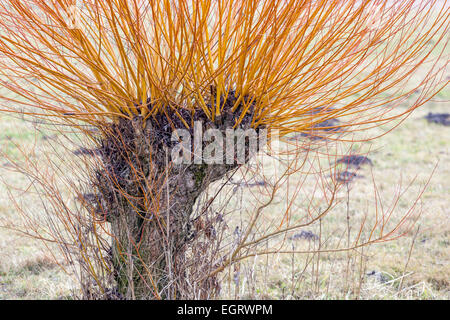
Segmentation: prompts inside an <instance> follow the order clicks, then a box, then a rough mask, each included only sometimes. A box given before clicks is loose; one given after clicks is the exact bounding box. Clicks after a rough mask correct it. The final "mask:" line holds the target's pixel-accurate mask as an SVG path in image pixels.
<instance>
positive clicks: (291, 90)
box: [0, 0, 449, 299]
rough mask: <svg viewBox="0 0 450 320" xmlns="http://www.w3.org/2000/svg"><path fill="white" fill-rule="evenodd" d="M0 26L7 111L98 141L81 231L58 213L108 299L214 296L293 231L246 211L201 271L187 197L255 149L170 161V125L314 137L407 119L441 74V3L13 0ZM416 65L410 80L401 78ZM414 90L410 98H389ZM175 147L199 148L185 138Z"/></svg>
mask: <svg viewBox="0 0 450 320" xmlns="http://www.w3.org/2000/svg"><path fill="white" fill-rule="evenodd" d="M0 28H1V34H0V81H1V82H0V83H1V86H2V87H3V88H2V91H1V99H2V101H3V103H2V110H3V112H14V113H21V114H25V115H28V116H31V117H35V118H40V119H46V121H50V122H51V123H55V124H64V125H68V126H72V127H73V128H75V129H76V130H78V131H79V132H80V133H81V134H82V135H84V136H86V137H88V138H89V139H90V141H91V142H92V143H93V144H94V147H93V151H92V156H93V157H94V159H95V160H89V161H87V165H88V166H87V168H88V170H87V172H88V173H87V175H88V178H89V181H88V182H87V183H86V184H85V185H84V188H87V189H88V192H84V193H81V192H80V194H78V196H79V197H78V198H81V202H82V207H83V210H85V211H86V212H87V215H86V216H87V217H88V220H89V223H90V224H89V226H90V228H89V230H90V231H86V232H88V233H89V232H90V233H89V234H90V235H91V238H89V240H87V238H88V237H84V238H83V237H82V236H81V234H82V232H81V231H79V230H80V228H79V227H75V226H74V225H73V224H72V221H71V220H70V215H68V216H65V215H64V214H61V215H62V217H63V218H62V220H63V221H61V223H63V224H64V228H66V230H70V231H68V232H69V234H70V235H72V243H71V244H72V245H73V246H75V247H77V248H79V249H80V251H79V254H80V255H81V256H82V258H83V259H84V261H85V262H86V263H85V266H86V270H87V271H88V273H89V274H90V275H91V278H90V279H91V280H92V279H93V282H94V283H95V285H96V286H97V288H99V290H98V292H99V293H100V294H102V295H101V296H97V297H103V298H105V297H109V298H111V297H112V298H121V297H122V298H138V299H143V298H183V297H185V298H186V297H210V296H211V295H210V292H212V291H214V288H216V287H217V278H216V276H217V274H218V273H220V272H221V271H222V270H224V268H225V267H226V266H229V265H231V264H233V263H234V262H236V261H239V260H241V259H244V258H245V257H246V256H251V253H249V252H247V251H246V253H245V254H244V255H241V254H240V252H242V250H244V251H245V250H247V249H248V248H249V246H250V245H253V244H256V243H258V242H262V241H265V240H267V239H268V238H269V236H270V235H276V234H280V233H282V232H286V231H287V230H292V229H293V227H292V226H286V227H282V225H283V223H284V222H283V221H284V219H285V218H286V217H284V218H283V221H282V222H281V226H280V227H278V228H276V229H275V230H274V231H273V232H272V233H271V234H270V235H268V234H266V235H264V236H261V237H260V238H259V239H254V238H251V236H250V235H251V230H253V229H254V228H256V226H257V221H258V217H260V214H261V212H262V210H263V209H264V207H265V205H262V206H260V207H259V208H257V207H255V212H256V213H255V214H254V215H253V216H252V219H250V220H249V221H247V225H246V226H245V227H244V229H243V230H242V233H241V236H240V238H239V239H238V241H237V244H236V245H235V246H234V247H233V248H232V249H229V251H228V253H223V248H218V249H217V250H216V251H214V252H215V254H216V256H215V257H217V256H220V257H221V258H220V259H216V260H214V261H213V260H210V261H209V262H208V264H207V265H208V268H207V269H202V268H200V267H199V265H196V264H195V263H192V262H193V261H194V262H195V261H196V259H197V260H199V259H200V258H201V255H202V254H195V252H206V251H201V248H203V247H202V246H204V245H205V243H206V242H208V241H209V242H213V238H214V239H215V237H217V234H216V233H217V232H216V229H212V225H208V224H207V222H205V221H204V220H201V217H200V216H198V217H197V218H195V219H194V217H193V210H194V205H195V203H196V201H197V199H198V198H199V196H200V195H201V194H202V193H203V192H204V191H205V190H206V189H207V187H208V186H209V185H210V184H211V183H212V182H214V181H217V180H220V179H222V178H224V177H229V176H230V175H232V174H233V172H235V171H236V169H237V168H239V167H241V166H243V165H245V163H246V162H248V161H249V160H251V159H250V158H251V156H252V153H251V152H249V150H248V149H249V145H248V143H247V144H245V142H244V149H246V150H245V151H246V152H247V153H246V156H245V160H244V163H238V162H237V161H235V160H236V159H235V158H232V159H233V161H232V162H229V161H228V162H218V163H206V162H205V161H201V160H200V161H191V162H189V161H188V162H186V163H185V162H183V163H175V162H174V161H172V160H173V159H171V153H170V150H172V149H173V147H174V146H175V145H177V143H178V142H179V141H177V139H174V138H173V137H174V136H173V132H174V131H175V130H176V129H184V130H187V132H188V133H189V134H190V135H191V136H192V137H193V135H194V131H195V130H194V129H195V127H196V126H197V129H198V130H200V132H205V131H207V130H208V129H211V128H213V129H217V130H218V132H219V133H223V135H224V136H225V135H226V131H227V130H230V129H243V130H247V129H254V130H256V132H262V131H264V132H269V138H270V139H272V140H273V139H275V138H281V137H285V136H288V135H290V134H291V133H300V134H302V135H303V136H304V137H305V139H307V138H306V137H308V136H309V140H307V141H309V142H306V144H307V145H308V144H309V145H310V144H311V143H312V142H311V141H315V139H313V138H314V137H315V136H316V137H315V138H317V139H319V138H321V137H317V136H318V135H325V134H327V135H328V134H330V135H331V134H333V133H335V132H336V131H337V130H338V129H339V130H345V132H347V133H348V132H355V131H364V130H367V129H369V128H373V127H377V126H379V125H381V124H386V123H388V122H391V121H393V120H402V119H403V118H404V117H406V116H407V115H408V114H409V113H410V112H411V111H412V110H414V109H415V108H417V107H419V106H421V105H422V104H423V103H425V102H426V101H428V100H429V99H430V98H431V97H433V96H434V95H435V94H436V93H437V92H438V91H439V90H440V89H441V88H442V87H443V86H445V85H446V84H447V83H448V81H447V82H445V81H443V80H442V79H441V78H440V75H441V74H442V70H443V68H445V67H446V65H444V66H442V65H439V64H437V62H438V58H437V57H441V56H442V54H443V52H444V50H445V48H446V45H447V42H448V38H446V36H447V37H448V31H449V7H448V5H446V4H445V3H442V2H439V1H410V0H403V1H359V0H358V1H352V0H345V1H342V0H340V1H338V0H337V1H310V0H227V1H223V0H180V1H172V0H167V1H151V0H86V1H78V2H76V1H71V0H51V1H40V0H29V1H19V0H10V1H7V2H2V3H1V5H0ZM431 39H434V41H435V42H433V44H432V45H430V40H431ZM436 53H437V54H436ZM422 65H424V66H426V72H425V73H423V72H422V73H421V81H420V82H419V83H418V84H417V83H416V84H415V85H413V86H409V87H408V86H407V85H406V84H407V83H408V82H409V81H410V79H411V78H412V77H413V76H416V75H417V71H418V70H419V67H421V66H422ZM417 89H420V90H421V91H420V92H421V94H420V95H419V97H418V98H417V99H416V101H415V102H414V103H413V104H412V105H410V106H409V107H408V108H407V109H404V108H398V105H399V104H400V103H401V102H403V101H404V100H405V99H406V98H407V97H409V96H411V94H412V93H413V92H415V91H416V90H417ZM333 119H339V120H340V122H339V125H337V124H336V122H334V120H333ZM329 138H330V137H329ZM194 139H195V138H194V137H193V138H192V140H194ZM349 139H350V140H352V139H354V138H349ZM366 139H368V138H366ZM237 140H239V139H237ZM319 140H320V139H319ZM339 140H340V141H343V140H345V137H344V136H338V137H334V138H330V139H329V141H339ZM233 141H234V140H233ZM202 143H203V145H202ZM200 146H201V147H205V149H206V147H207V144H205V143H204V142H200ZM222 147H223V148H225V147H224V146H222ZM263 147H264V146H263V145H262V144H260V146H259V149H263ZM302 148H303V149H305V145H303V146H302ZM200 150H202V148H200ZM216 150H217V149H216ZM295 150H296V151H299V150H300V147H298V146H297V149H295ZM260 151H261V150H260ZM183 152H184V153H185V155H184V159H186V154H187V158H188V159H193V158H195V157H197V158H196V159H199V158H200V159H202V154H201V153H200V154H198V153H196V151H195V150H194V148H193V149H187V150H186V149H185V150H184V151H183ZM200 152H201V151H200ZM230 152H231V154H233V152H234V149H233V150H226V153H227V154H230ZM297 155H298V154H297ZM297 171H298V169H297ZM35 174H36V177H37V176H38V173H36V172H35ZM274 190H276V188H274ZM46 192H47V193H48V194H53V192H55V193H57V192H56V191H55V190H53V189H51V188H47V189H46ZM269 198H271V199H273V194H272V197H269ZM333 200H334V198H333V197H331V198H330V199H329V201H330V203H329V204H328V203H327V204H326V205H325V207H328V208H329V207H331V206H332V204H333ZM55 201H56V202H58V201H60V199H57V200H55ZM56 202H55V203H56ZM58 203H60V202H58ZM207 205H208V203H206V204H205V206H204V207H207ZM62 209H64V210H62ZM55 210H57V211H59V212H69V210H70V209H69V208H68V207H66V206H64V205H63V207H58V206H57V205H56V208H55ZM200 211H201V210H200ZM327 211H328V210H325V211H323V212H322V213H320V214H318V215H317V216H316V217H314V218H312V220H317V219H318V218H319V217H321V216H322V215H323V214H325V213H326V212H327ZM202 212H204V210H203V211H202ZM219 216H220V215H219V214H217V216H216V217H215V220H214V221H215V222H217V223H221V221H222V219H219V218H220V217H219ZM72 217H73V216H72ZM64 219H65V220H64ZM69 220H70V224H69V223H67V221H69ZM286 221H287V220H286ZM78 223H81V220H80V219H79V220H78ZM211 223H212V222H211ZM100 225H101V226H102V228H104V230H107V231H105V232H106V233H107V234H108V236H109V238H108V237H106V236H105V237H104V238H101V236H99V232H98V231H96V230H97V229H98V228H99V226H100ZM106 225H108V227H105V226H106ZM96 228H97V229H96ZM192 229H195V230H197V231H199V232H200V231H202V232H203V236H202V237H201V240H199V239H200V237H199V236H196V235H192ZM93 230H94V231H93ZM213 231H214V232H213ZM394 231H395V229H394ZM213 233H214V234H213ZM372 233H373V232H372ZM389 236H392V234H391V233H389V232H387V233H385V234H382V235H381V236H380V238H379V240H380V241H381V240H386V239H387V238H389ZM105 239H109V240H105ZM369 240H370V239H369ZM67 241H68V240H65V242H62V244H63V246H64V247H65V248H67V247H68V246H70V245H71V244H69V243H68V242H67ZM369 242H370V241H369ZM105 243H107V244H105ZM105 247H107V248H106V249H105ZM199 250H200V251H199ZM218 252H219V253H218ZM102 272H104V273H107V274H108V275H109V276H107V277H106V276H105V278H108V279H109V280H108V281H110V283H112V285H111V287H106V285H104V283H103V282H102V280H101V276H100V274H103V273H102ZM199 274H201V277H197V278H195V279H197V280H195V281H194V280H193V279H194V275H197V276H198V275H199ZM89 286H90V285H89ZM89 288H90V289H89V290H91V291H89V290H85V292H84V293H85V297H93V294H92V290H93V289H92V287H91V286H90V287H89ZM196 290H200V291H199V292H201V293H200V294H197V293H196V292H197V291H196ZM202 290H203V291H202ZM192 292H195V294H193V293H192Z"/></svg>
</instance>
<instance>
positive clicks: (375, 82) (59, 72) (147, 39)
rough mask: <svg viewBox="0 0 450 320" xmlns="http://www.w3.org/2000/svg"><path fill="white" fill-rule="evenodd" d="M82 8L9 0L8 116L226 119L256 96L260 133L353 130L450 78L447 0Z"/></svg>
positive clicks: (2, 36) (140, 1)
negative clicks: (320, 127)
mask: <svg viewBox="0 0 450 320" xmlns="http://www.w3.org/2000/svg"><path fill="white" fill-rule="evenodd" d="M81 3H82V4H83V5H82V6H80V7H77V4H76V2H75V1H68V0H52V1H40V0H28V1H20V0H10V1H8V2H7V3H5V2H2V3H1V4H0V85H1V86H3V87H4V88H3V89H2V90H1V91H0V100H2V101H3V103H2V104H1V106H0V109H4V110H6V109H9V110H13V111H14V110H17V111H18V110H22V109H20V108H18V107H19V106H20V105H22V106H25V107H26V112H28V113H30V114H48V115H50V116H56V117H59V118H61V119H60V120H63V121H68V122H71V121H73V119H70V118H71V116H73V118H74V119H75V120H83V121H88V122H89V123H91V124H94V125H95V124H98V125H100V124H102V123H104V122H105V121H114V120H115V119H117V117H120V116H123V117H132V116H133V115H136V114H139V113H140V114H142V115H143V116H144V117H149V116H152V115H154V114H155V113H159V112H163V111H166V112H170V113H173V114H177V110H179V109H182V108H186V109H189V110H191V111H193V112H195V111H196V110H200V109H201V110H203V111H204V112H205V114H207V115H208V117H209V118H210V119H211V121H214V120H215V118H217V117H218V116H220V114H221V112H223V105H221V104H220V101H221V96H225V97H226V96H228V93H229V92H230V91H231V90H233V92H235V96H236V98H237V102H236V104H235V107H237V106H238V105H239V103H240V102H241V101H242V100H243V98H244V96H249V97H251V99H253V102H252V103H253V104H254V108H255V109H256V110H254V111H255V112H254V119H253V122H252V123H253V125H254V126H258V125H266V126H268V127H269V128H270V129H278V130H280V134H282V135H283V134H287V133H290V132H296V131H305V130H309V129H311V128H312V127H314V126H315V125H317V124H318V123H321V122H323V121H324V120H327V119H331V118H337V117H339V118H342V119H346V122H345V124H343V126H345V127H348V129H349V130H351V128H353V127H354V128H356V127H358V126H363V127H364V126H367V125H371V126H373V125H376V124H378V123H385V122H386V121H388V120H394V119H396V118H398V117H401V116H403V115H404V114H407V112H405V110H401V111H400V112H398V111H397V110H396V108H395V107H393V106H395V104H396V102H399V101H402V100H404V99H405V96H407V95H410V94H411V93H412V92H414V91H415V90H416V89H417V88H420V89H421V90H422V92H425V93H426V94H425V95H421V98H420V99H418V100H417V101H416V102H415V103H413V104H412V105H411V106H409V109H408V111H410V110H413V109H414V108H416V107H418V106H419V105H421V104H422V103H423V102H425V101H427V99H429V98H430V97H432V96H433V95H434V94H435V93H436V92H437V91H438V90H439V89H440V88H442V87H443V86H445V85H446V84H448V79H447V80H442V79H440V78H439V75H440V74H441V72H442V70H443V69H444V68H445V67H446V66H447V63H448V56H443V54H444V52H445V50H446V48H447V45H448V40H449V39H448V33H449V31H450V30H449V22H450V18H449V17H450V8H449V5H448V4H446V2H445V1H413V0H403V1H360V0H358V1H352V0H345V1H342V0H341V1H338V0H335V1H328V0H327V1H325V0H323V1H309V0H226V1H225V0H179V1H171V0H165V1H147V0H127V1H125V0H100V1H99V0H96V1H93V0H86V1H82V2H81ZM431 40H433V41H434V44H430V43H431V42H430V41H431ZM438 58H440V61H446V63H445V65H440V66H439V65H437V64H436V63H434V62H436V61H438ZM442 58H444V59H442ZM423 66H425V67H423ZM419 67H423V68H426V70H425V72H424V71H423V70H419ZM413 75H419V76H421V78H422V81H419V83H417V84H414V85H413V88H411V84H409V87H408V86H407V85H408V82H409V80H410V79H411V77H412V76H413ZM405 86H406V87H405ZM211 88H214V90H211ZM399 88H400V89H399ZM404 88H407V89H405V90H403V89H404ZM12 93H13V94H15V95H16V96H18V98H17V99H12V98H11V96H12V95H11V94H12ZM13 100H14V103H11V101H13ZM250 106H251V104H250V103H248V104H247V106H246V107H245V108H244V110H240V111H239V112H242V114H240V120H241V119H242V118H243V117H244V115H245V113H246V112H249V110H250ZM386 106H389V107H386ZM233 110H234V109H233ZM187 125H189V124H187Z"/></svg>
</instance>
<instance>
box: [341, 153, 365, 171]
mask: <svg viewBox="0 0 450 320" xmlns="http://www.w3.org/2000/svg"><path fill="white" fill-rule="evenodd" d="M337 163H342V164H345V165H347V166H353V167H356V168H359V167H361V166H363V165H371V166H372V165H373V163H372V160H370V159H369V158H368V157H366V156H360V155H349V156H343V157H342V158H340V159H339V160H338V161H337Z"/></svg>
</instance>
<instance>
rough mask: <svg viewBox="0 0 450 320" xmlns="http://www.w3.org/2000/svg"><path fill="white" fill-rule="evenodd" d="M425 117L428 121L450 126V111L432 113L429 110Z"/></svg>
mask: <svg viewBox="0 0 450 320" xmlns="http://www.w3.org/2000/svg"><path fill="white" fill-rule="evenodd" d="M425 119H426V120H427V121H428V122H430V123H436V124H440V125H443V126H447V127H448V126H450V113H432V112H429V113H428V114H427V115H426V116H425Z"/></svg>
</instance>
